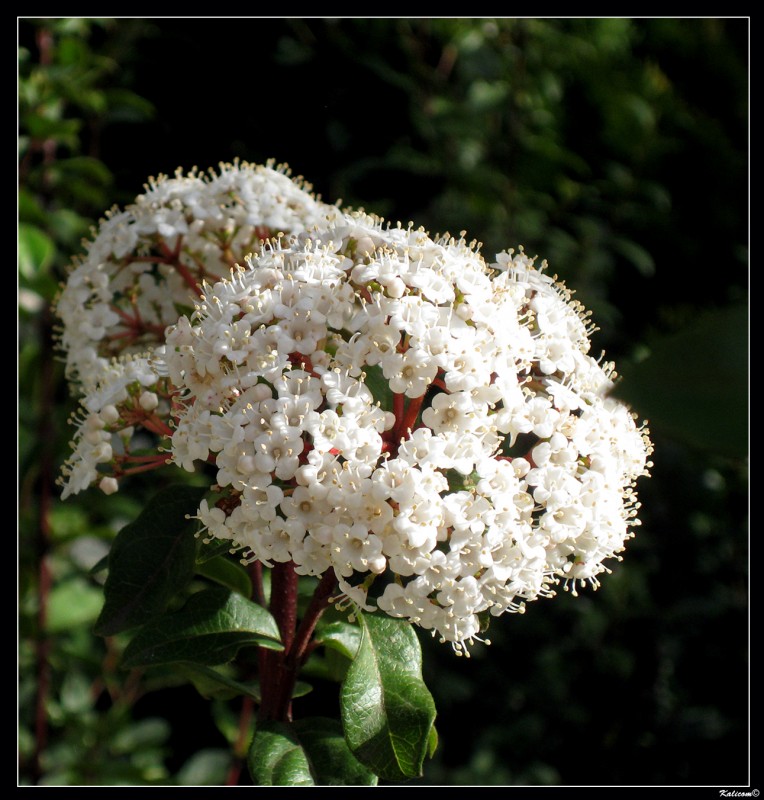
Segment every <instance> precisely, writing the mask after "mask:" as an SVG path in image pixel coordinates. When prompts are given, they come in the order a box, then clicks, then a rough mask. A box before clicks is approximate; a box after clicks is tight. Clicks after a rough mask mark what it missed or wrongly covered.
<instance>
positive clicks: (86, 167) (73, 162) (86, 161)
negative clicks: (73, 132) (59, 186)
mask: <svg viewBox="0 0 764 800" xmlns="http://www.w3.org/2000/svg"><path fill="white" fill-rule="evenodd" d="M51 172H52V174H54V175H55V176H56V178H57V179H59V180H66V179H69V180H71V179H74V178H78V179H79V178H84V179H87V180H88V181H90V182H91V183H96V184H99V185H100V186H108V185H109V184H110V183H111V179H112V175H111V170H109V168H108V167H107V166H106V164H104V163H103V161H99V160H98V159H97V158H91V157H90V156H72V157H71V158H61V159H59V160H58V161H56V163H55V164H54V165H52V166H51Z"/></svg>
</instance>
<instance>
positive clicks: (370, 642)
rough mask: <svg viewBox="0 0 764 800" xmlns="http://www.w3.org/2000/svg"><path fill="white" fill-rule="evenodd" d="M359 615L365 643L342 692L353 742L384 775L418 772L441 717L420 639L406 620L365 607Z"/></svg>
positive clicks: (357, 751)
mask: <svg viewBox="0 0 764 800" xmlns="http://www.w3.org/2000/svg"><path fill="white" fill-rule="evenodd" d="M358 620H359V623H360V625H361V628H362V631H363V635H362V638H361V644H360V647H359V649H358V654H357V655H356V657H355V660H354V661H353V663H352V665H351V667H350V669H349V670H348V674H347V676H346V678H345V681H344V683H343V684H342V689H341V692H340V705H341V710H342V723H343V727H344V730H345V736H346V738H347V741H348V744H349V745H350V749H351V750H352V751H353V753H354V754H355V756H356V757H357V758H358V759H359V761H361V762H362V763H364V764H365V765H366V766H367V767H369V768H370V769H371V770H373V771H374V772H375V773H377V774H378V775H380V776H382V777H384V778H388V779H390V780H404V779H406V778H413V777H417V776H419V775H421V774H422V764H423V762H424V758H425V755H426V754H427V752H428V744H429V742H430V736H431V733H430V732H431V730H432V726H433V722H434V720H435V703H434V701H433V699H432V695H431V694H430V692H429V690H428V689H427V687H426V686H425V684H424V681H423V679H422V651H421V648H420V645H419V640H418V639H417V636H416V633H415V632H414V630H413V628H412V626H411V624H410V623H409V622H407V621H406V620H402V619H393V618H392V617H384V616H373V615H365V614H360V613H359V614H358Z"/></svg>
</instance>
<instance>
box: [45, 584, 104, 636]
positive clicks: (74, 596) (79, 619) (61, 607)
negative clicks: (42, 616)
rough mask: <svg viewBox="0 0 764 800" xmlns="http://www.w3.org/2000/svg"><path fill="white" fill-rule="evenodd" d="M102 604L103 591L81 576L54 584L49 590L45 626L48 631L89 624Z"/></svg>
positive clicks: (54, 631) (55, 631)
mask: <svg viewBox="0 0 764 800" xmlns="http://www.w3.org/2000/svg"><path fill="white" fill-rule="evenodd" d="M102 606H103V592H102V591H101V589H100V588H98V587H96V586H92V585H91V584H89V583H88V582H87V581H86V580H84V579H83V578H79V577H76V578H72V579H70V580H67V581H64V582H63V583H58V584H56V585H55V586H54V587H53V589H51V592H50V601H49V603H48V616H47V620H46V628H47V630H48V631H49V632H50V633H60V632H61V631H65V630H69V629H70V628H76V627H77V626H80V625H90V624H92V622H93V621H94V620H95V619H96V618H97V617H98V614H99V612H100V611H101V607H102Z"/></svg>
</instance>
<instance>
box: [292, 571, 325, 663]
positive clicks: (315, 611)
mask: <svg viewBox="0 0 764 800" xmlns="http://www.w3.org/2000/svg"><path fill="white" fill-rule="evenodd" d="M336 586H337V576H336V575H335V574H334V570H332V569H329V570H327V571H326V572H325V573H324V574H323V577H322V578H321V581H320V582H319V584H318V586H317V587H316V591H315V592H314V593H313V597H312V598H311V600H310V605H309V606H308V609H307V611H306V612H305V616H304V617H303V618H302V621H301V622H300V627H299V628H298V629H297V633H296V634H295V637H294V642H293V644H292V648H291V650H290V651H289V653H288V654H287V658H286V662H287V665H288V666H290V667H291V668H292V669H297V668H299V667H300V666H302V663H303V661H304V660H305V656H306V655H307V652H308V644H309V643H310V637H311V636H313V631H314V630H315V629H316V623H317V622H318V620H319V619H320V617H321V614H323V613H324V611H326V609H327V608H328V607H329V599H330V598H331V596H332V595H333V594H334V590H335V588H336Z"/></svg>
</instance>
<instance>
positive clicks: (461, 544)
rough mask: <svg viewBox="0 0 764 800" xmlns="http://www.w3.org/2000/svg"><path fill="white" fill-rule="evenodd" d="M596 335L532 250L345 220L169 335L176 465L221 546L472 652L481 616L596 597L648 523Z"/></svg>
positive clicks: (206, 302) (632, 443)
mask: <svg viewBox="0 0 764 800" xmlns="http://www.w3.org/2000/svg"><path fill="white" fill-rule="evenodd" d="M587 324H588V323H587V318H586V315H585V314H584V313H583V312H582V309H581V308H580V307H578V306H577V305H576V304H575V303H574V302H572V300H571V297H570V294H569V293H568V292H567V291H566V290H565V289H564V287H562V286H560V285H559V284H556V283H555V282H554V280H553V279H551V278H549V277H547V276H546V275H545V274H544V273H543V272H540V271H537V270H536V269H535V268H534V266H533V263H532V262H531V260H530V259H528V258H527V256H525V255H524V254H523V253H522V252H519V253H504V254H502V255H500V256H498V259H497V262H496V263H495V264H492V265H490V266H489V265H487V264H486V263H485V262H484V260H483V259H482V257H481V256H480V255H479V254H478V252H476V250H475V249H474V248H472V247H470V246H468V245H467V244H466V243H465V242H464V241H463V240H459V241H455V240H453V239H442V240H439V241H434V240H432V239H431V238H430V237H428V236H427V235H426V234H425V233H424V232H423V231H421V230H414V229H411V228H409V229H403V228H386V227H383V225H382V223H381V221H379V220H377V219H376V218H373V217H370V216H365V215H363V214H355V215H345V216H338V217H336V218H335V219H334V220H333V221H331V222H327V223H326V224H325V225H324V226H323V227H322V228H321V229H320V230H316V231H312V232H311V233H310V234H309V235H303V236H297V237H292V238H290V239H281V240H279V241H274V242H273V243H271V244H270V245H268V246H266V247H265V248H264V249H263V251H262V252H261V253H260V254H259V255H257V256H253V257H252V258H250V259H249V262H248V266H247V267H246V268H239V269H237V270H235V271H234V272H233V273H232V275H231V277H230V279H226V280H223V281H220V282H218V283H216V284H214V285H211V286H209V285H208V286H205V290H204V293H203V296H202V298H201V301H200V302H199V303H198V304H197V307H196V311H195V312H194V314H193V315H192V317H191V319H190V320H189V319H187V318H185V317H184V318H181V319H180V320H179V322H178V323H177V324H176V325H175V326H174V327H173V328H171V329H170V331H169V332H168V337H167V353H166V364H167V370H168V376H169V380H170V381H171V383H172V384H173V385H175V386H177V387H179V388H180V389H181V402H182V406H183V410H182V411H181V412H180V414H179V420H178V425H177V429H176V431H175V433H174V435H173V439H172V457H173V460H174V461H175V462H176V463H177V464H179V465H181V466H182V467H184V468H185V469H188V470H193V469H194V464H195V462H196V461H200V460H201V461H207V460H214V463H215V464H216V466H217V486H216V487H215V488H216V491H217V492H218V494H219V496H220V498H221V499H220V500H219V502H218V503H217V504H216V505H212V506H210V505H209V504H208V503H206V502H205V503H203V504H202V507H201V509H200V511H199V515H198V516H199V519H200V520H201V521H202V523H203V525H204V526H205V527H206V528H207V529H208V530H209V531H210V533H211V534H212V535H214V536H215V537H218V538H222V539H230V540H232V541H233V542H234V543H235V544H236V545H237V546H240V547H244V548H246V550H247V551H248V557H249V558H250V559H257V560H259V561H261V562H263V563H264V564H266V565H270V564H272V563H273V562H286V561H293V562H294V563H295V564H296V568H297V571H298V572H299V573H300V574H305V575H321V574H322V573H324V572H325V571H326V570H330V569H331V570H334V572H335V573H336V575H337V576H338V578H339V579H340V587H341V589H342V591H343V592H344V593H345V594H346V595H347V596H348V598H350V599H351V600H353V601H354V602H355V603H357V604H358V605H360V606H362V607H369V606H371V605H372V603H373V602H376V604H377V606H378V607H379V608H381V609H382V610H384V611H385V612H387V613H388V614H391V615H393V616H397V617H405V618H408V619H410V620H412V621H413V622H415V623H416V624H418V625H420V626H422V627H424V628H426V629H431V630H432V631H433V632H437V633H438V634H439V635H440V636H441V637H442V638H443V639H444V640H447V641H450V642H452V643H453V644H454V646H455V649H456V650H457V651H459V650H461V649H462V648H463V644H464V642H465V641H469V640H471V639H473V638H474V637H475V636H476V635H477V634H478V633H479V630H480V621H479V616H480V615H482V614H484V613H486V612H488V613H490V614H492V615H499V614H501V613H503V612H505V611H508V610H509V611H520V610H522V609H523V606H524V602H525V601H529V600H533V599H535V598H537V597H538V596H540V595H542V596H543V595H550V594H552V593H553V591H552V586H553V585H554V584H555V583H557V582H558V581H560V580H562V581H565V582H566V583H569V584H572V585H573V587H575V584H576V582H577V581H578V582H586V581H589V582H591V583H593V584H595V585H596V583H597V578H596V576H597V575H598V574H599V573H600V572H602V571H603V570H605V569H606V567H605V566H604V564H603V561H605V560H606V559H608V558H611V557H613V556H615V555H616V554H618V553H619V552H620V551H621V550H623V547H624V542H625V540H626V539H627V538H628V537H629V536H630V535H631V534H630V530H631V526H632V525H634V524H636V520H635V513H636V509H637V506H638V504H637V502H636V499H635V496H634V493H633V483H634V481H635V479H636V478H637V477H638V476H639V475H641V474H644V473H645V470H646V468H647V466H648V465H647V456H648V453H649V451H650V446H649V442H648V440H647V437H646V433H645V432H644V431H643V430H640V429H639V428H638V426H637V425H636V424H635V421H634V419H633V417H632V415H631V414H630V413H629V411H628V410H627V409H626V408H625V407H624V406H623V405H621V404H619V403H617V402H616V401H614V400H611V399H608V398H607V396H606V393H607V390H608V389H609V388H610V387H611V385H612V384H611V375H610V367H608V366H601V365H600V364H598V362H597V361H595V360H594V359H592V358H591V357H589V356H588V355H587V350H588V348H589V339H588V332H587ZM372 583H375V586H374V590H371V584H372ZM372 598H374V599H373V600H372Z"/></svg>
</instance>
